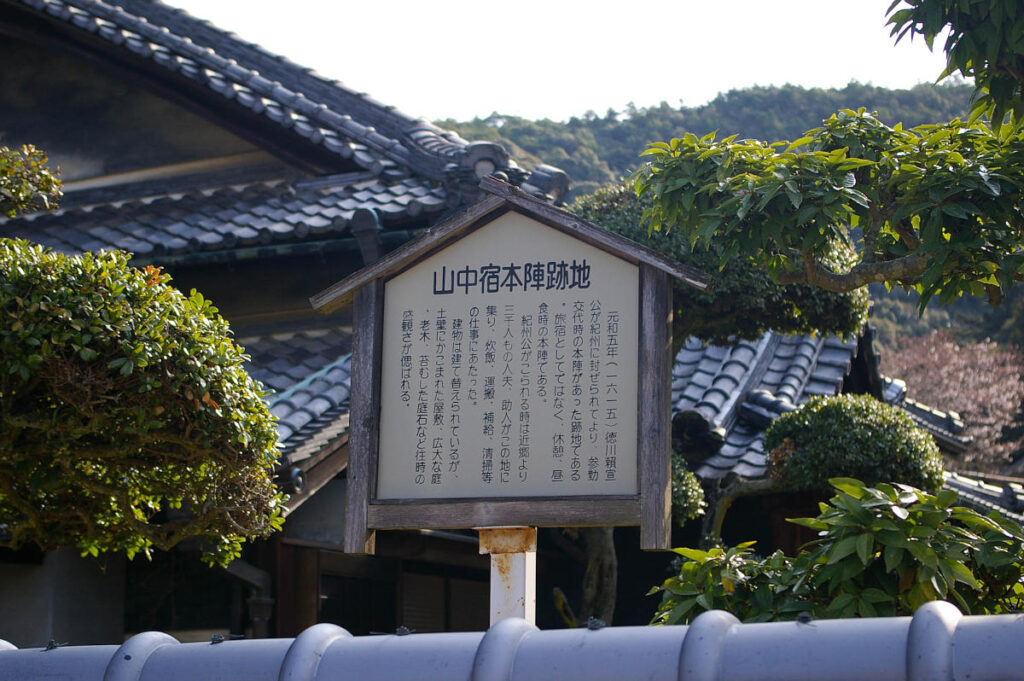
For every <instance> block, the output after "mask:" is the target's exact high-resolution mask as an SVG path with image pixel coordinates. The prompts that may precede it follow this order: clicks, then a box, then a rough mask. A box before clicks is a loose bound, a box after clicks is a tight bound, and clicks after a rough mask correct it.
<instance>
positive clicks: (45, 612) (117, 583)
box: [0, 549, 125, 647]
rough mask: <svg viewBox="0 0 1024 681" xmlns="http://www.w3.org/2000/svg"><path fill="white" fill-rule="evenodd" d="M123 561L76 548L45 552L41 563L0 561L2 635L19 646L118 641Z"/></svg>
mask: <svg viewBox="0 0 1024 681" xmlns="http://www.w3.org/2000/svg"><path fill="white" fill-rule="evenodd" d="M124 565H125V561H124V559H123V558H121V557H119V556H117V557H114V556H110V557H105V558H103V559H101V560H96V559H93V558H82V557H80V556H79V555H78V552H77V551H75V550H73V549H60V550H58V551H52V552H50V553H47V554H46V556H45V558H44V559H43V562H42V564H41V565H40V564H23V563H0V639H4V640H7V641H10V642H11V643H13V644H14V645H16V646H18V647H30V646H45V645H46V643H47V642H48V641H50V640H51V639H52V640H55V641H57V642H59V643H70V644H72V645H88V644H100V643H120V642H121V641H122V640H123V637H124Z"/></svg>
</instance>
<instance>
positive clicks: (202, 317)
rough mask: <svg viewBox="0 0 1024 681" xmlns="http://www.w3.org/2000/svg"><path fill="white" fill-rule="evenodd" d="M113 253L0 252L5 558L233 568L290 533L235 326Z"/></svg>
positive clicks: (268, 425) (2, 248)
mask: <svg viewBox="0 0 1024 681" xmlns="http://www.w3.org/2000/svg"><path fill="white" fill-rule="evenodd" d="M169 279H170V277H169V276H167V275H166V274H164V273H163V272H161V271H160V270H159V269H158V268H155V267H146V268H143V269H136V268H134V267H130V266H129V265H128V255H127V254H125V253H120V252H110V253H96V254H92V253H84V254H82V255H78V256H66V255H62V254H58V253H53V252H51V251H48V250H46V249H44V248H43V247H41V246H37V245H33V244H30V243H28V242H26V241H14V240H9V239H0V316H2V318H3V321H2V323H0V546H7V547H11V548H17V547H19V546H22V545H25V544H35V545H37V546H39V547H40V548H42V549H52V548H56V547H58V546H76V547H77V548H78V549H79V550H80V551H82V552H83V553H89V554H93V555H96V554H98V553H99V552H101V551H122V552H124V553H126V554H127V555H128V556H133V555H135V554H136V553H138V552H140V551H141V552H145V553H148V551H149V550H150V549H151V548H158V549H168V548H170V547H172V546H174V545H175V544H177V543H179V542H180V541H182V540H184V539H187V538H189V537H195V538H197V539H199V540H200V543H201V545H202V546H203V547H204V550H205V551H206V556H207V559H208V560H210V561H215V562H220V563H226V562H228V561H230V560H231V559H232V558H234V557H236V556H238V555H239V554H240V552H241V542H242V541H243V540H244V539H245V538H248V537H257V536H265V535H267V534H269V533H270V532H271V531H273V530H274V529H276V528H279V527H280V525H281V522H282V518H281V502H282V501H283V498H282V496H281V495H280V494H279V493H278V491H277V490H276V488H275V486H274V484H273V479H272V474H273V470H274V467H275V462H276V458H277V433H276V430H275V426H274V419H273V417H272V416H271V415H270V413H269V411H268V409H267V405H266V403H265V402H264V400H263V388H262V386H261V385H260V384H259V383H257V382H256V381H254V380H252V379H251V378H250V377H249V376H248V374H247V373H246V372H245V369H244V367H243V363H244V361H245V359H246V356H245V355H244V354H243V351H242V349H241V348H240V347H238V346H237V345H236V344H235V343H234V342H233V341H232V339H231V332H230V330H229V328H228V325H227V322H226V321H224V319H223V318H221V316H220V315H219V314H217V309H216V308H215V307H213V306H212V305H211V304H210V302H209V301H207V300H206V299H204V298H203V296H202V295H200V294H199V293H196V292H195V291H193V292H192V293H191V295H189V296H185V295H182V294H181V292H179V291H178V290H177V289H175V288H173V287H171V286H170V285H169V284H168V281H169Z"/></svg>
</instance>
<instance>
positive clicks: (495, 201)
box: [310, 177, 710, 313]
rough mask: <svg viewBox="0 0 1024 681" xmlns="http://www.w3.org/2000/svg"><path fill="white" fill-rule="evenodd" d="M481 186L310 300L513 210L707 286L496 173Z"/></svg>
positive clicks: (331, 298)
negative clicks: (479, 194)
mask: <svg viewBox="0 0 1024 681" xmlns="http://www.w3.org/2000/svg"><path fill="white" fill-rule="evenodd" d="M480 188H481V189H482V190H483V191H484V192H485V194H487V195H486V196H485V197H484V198H483V199H482V200H481V201H479V202H477V203H475V204H473V205H472V206H469V207H468V208H466V209H465V210H463V211H460V212H459V213H456V214H455V215H453V216H452V217H450V218H448V219H447V220H445V221H443V222H441V223H438V224H437V225H436V226H434V227H433V228H431V229H430V230H428V231H427V233H425V234H424V235H423V236H421V237H419V238H418V239H415V240H413V241H410V242H408V243H406V244H405V245H404V246H402V247H400V248H398V249H396V250H394V251H392V252H391V253H389V254H388V255H386V256H384V257H383V258H381V259H380V260H378V261H377V262H375V263H373V264H371V265H369V266H368V267H365V268H363V269H361V270H359V271H358V272H355V273H354V274H352V275H351V276H349V277H346V278H345V279H343V280H341V281H340V282H338V283H337V284H335V285H333V286H331V287H330V288H328V289H326V290H324V291H321V292H320V293H318V294H317V295H315V296H313V297H312V298H310V303H312V305H313V307H314V308H316V309H317V310H319V311H321V312H324V313H330V312H333V311H335V310H337V309H339V308H341V307H343V306H344V305H346V304H347V303H349V302H350V301H351V300H352V297H353V295H354V294H355V291H356V290H357V289H359V288H360V287H362V286H363V285H364V284H367V283H369V282H371V281H373V280H375V279H379V278H382V277H383V278H389V277H391V276H393V275H395V274H397V273H398V272H401V271H403V270H404V269H406V268H408V267H409V266H411V265H413V264H414V263H416V262H418V261H419V260H422V259H423V258H426V257H427V256H429V255H431V254H433V253H436V252H437V251H439V250H441V249H443V248H445V247H446V246H447V245H449V244H451V243H452V242H453V241H455V240H457V239H458V238H459V237H461V236H462V235H464V234H466V233H468V232H470V231H472V230H474V229H476V228H478V227H481V226H483V225H485V224H487V223H489V222H491V221H492V220H494V219H495V218H496V217H498V216H499V215H501V214H503V213H506V212H508V211H513V210H514V211H517V212H520V213H523V214H525V215H528V216H529V217H531V218H533V219H535V220H537V221H539V222H542V223H544V224H546V225H548V226H549V227H553V228H554V229H557V230H559V231H562V232H564V233H566V234H569V235H570V236H573V237H575V238H577V239H579V240H580V241H583V242H586V243H588V244H590V245H592V246H595V247H596V248H599V249H601V250H603V251H606V252H608V253H610V254H612V255H615V256H617V257H619V258H622V259H623V260H627V261H629V262H632V263H635V264H639V263H646V264H648V265H650V266H652V267H654V268H655V269H658V270H661V271H663V272H665V273H667V274H669V275H671V276H673V277H676V278H677V279H681V280H683V281H684V282H686V283H687V284H689V285H691V286H694V287H695V288H698V289H700V290H702V291H703V290H707V289H708V288H709V287H710V278H709V277H708V276H707V275H706V274H704V273H703V272H700V271H699V270H696V269H694V268H692V267H688V266H686V265H680V264H679V263H677V262H674V261H672V260H669V259H668V258H665V257H664V256H663V255H661V254H660V253H658V252H657V251H653V250H651V249H649V248H647V247H646V246H642V245H640V244H638V243H636V242H635V241H632V240H630V239H627V238H625V237H623V236H620V235H618V234H615V233H614V232H610V231H608V230H607V229H603V228H601V227H598V226H597V225H595V224H593V223H590V222H587V221H586V220H583V219H581V218H579V217H577V216H576V215H573V214H572V213H570V212H568V211H564V210H561V209H559V208H555V207H553V206H552V205H551V204H549V203H546V202H544V201H541V200H540V199H536V198H534V197H532V196H530V195H529V194H526V193H525V192H523V191H522V190H521V189H519V188H517V187H514V186H512V185H510V184H508V183H506V182H503V181H501V180H499V179H497V178H494V177H485V178H484V179H483V180H482V181H481V183H480Z"/></svg>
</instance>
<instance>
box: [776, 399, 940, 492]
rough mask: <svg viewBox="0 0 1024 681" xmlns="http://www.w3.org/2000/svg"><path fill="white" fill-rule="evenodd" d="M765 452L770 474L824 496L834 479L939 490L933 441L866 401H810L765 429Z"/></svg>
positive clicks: (898, 415)
mask: <svg viewBox="0 0 1024 681" xmlns="http://www.w3.org/2000/svg"><path fill="white" fill-rule="evenodd" d="M764 448H765V450H766V451H767V452H768V474H769V475H770V476H772V477H773V478H775V479H776V480H778V481H779V482H781V483H782V484H783V485H784V486H786V487H791V488H795V489H802V490H821V491H828V489H829V479H830V478H834V477H837V476H844V477H852V478H858V479H861V480H866V481H867V482H868V484H874V483H876V482H881V481H886V480H899V481H901V482H905V483H908V484H911V485H915V486H917V487H924V488H926V489H932V490H934V489H938V487H939V486H940V485H941V484H942V459H941V457H940V456H939V448H938V447H937V446H936V445H935V441H934V440H933V439H932V436H931V435H929V434H928V433H927V432H926V431H924V430H922V429H921V428H918V427H917V426H916V425H914V422H913V420H912V419H911V418H910V416H909V415H908V414H907V413H906V412H904V411H903V410H902V409H898V408H896V407H893V406H891V405H888V404H885V403H883V402H879V401H878V400H876V399H875V398H873V397H871V396H870V395H838V396H834V397H833V396H829V397H815V398H812V399H811V400H810V401H809V402H808V403H807V404H805V405H803V406H801V407H800V408H799V409H797V410H796V411H793V412H790V413H788V414H783V415H782V416H780V417H779V418H777V419H775V420H774V421H773V422H772V424H771V425H770V426H768V430H767V431H766V432H765V440H764Z"/></svg>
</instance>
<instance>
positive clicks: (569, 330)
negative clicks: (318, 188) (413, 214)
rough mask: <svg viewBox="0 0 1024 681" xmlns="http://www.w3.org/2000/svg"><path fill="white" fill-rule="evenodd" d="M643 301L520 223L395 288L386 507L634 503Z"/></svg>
mask: <svg viewBox="0 0 1024 681" xmlns="http://www.w3.org/2000/svg"><path fill="white" fill-rule="evenodd" d="M638 286H639V284H638V268H637V267H636V266H635V265H633V264H631V263H629V262H627V261H624V260H621V259H619V258H617V257H614V256H612V255H609V254H607V253H605V252H604V251H602V250H600V249H597V248H594V247H592V246H590V245H588V244H586V243H583V242H581V241H579V240H577V239H574V238H572V237H571V236H568V235H566V234H564V233H562V232H560V231H558V230H555V229H553V228H551V227H548V226H546V225H543V224H541V223H539V222H537V221H535V220H533V219H531V218H528V217H526V216H523V215H521V214H519V213H515V212H510V213H506V214H505V215H503V216H501V217H499V218H498V219H496V220H494V221H493V222H491V223H490V224H488V225H486V226H484V227H482V228H480V229H478V230H477V231H475V232H473V233H471V234H469V235H467V236H465V237H463V238H462V239H460V240H459V241H457V242H456V243H454V244H453V245H451V246H449V247H447V248H445V249H444V250H442V251H440V252H439V253H437V254H435V255H433V256H431V257H430V258H428V259H427V260H425V261H423V262H421V263H419V264H417V265H415V266H413V267H412V268H410V269H407V270H406V271H404V272H402V273H401V274H399V275H397V276H396V277H395V278H393V279H391V280H390V281H388V282H387V283H386V284H385V290H384V329H383V347H382V353H383V356H382V362H381V364H382V367H381V414H380V448H379V454H378V475H377V499H381V500H386V499H456V498H488V497H505V498H507V497H564V496H579V495H618V494H636V493H637V491H638V483H637V453H636V452H637V449H636V443H637V433H636V427H637V343H638V319H637V314H638V306H639V300H638V297H639V289H638Z"/></svg>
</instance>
